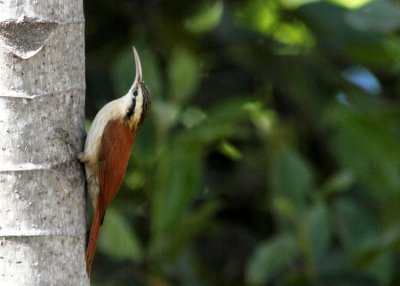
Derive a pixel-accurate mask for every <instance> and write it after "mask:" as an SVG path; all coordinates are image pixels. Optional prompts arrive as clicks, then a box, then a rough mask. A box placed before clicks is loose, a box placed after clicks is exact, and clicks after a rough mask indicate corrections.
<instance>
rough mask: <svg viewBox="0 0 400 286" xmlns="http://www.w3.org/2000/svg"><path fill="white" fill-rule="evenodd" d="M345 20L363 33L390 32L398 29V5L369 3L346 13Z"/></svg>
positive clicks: (399, 15)
mask: <svg viewBox="0 0 400 286" xmlns="http://www.w3.org/2000/svg"><path fill="white" fill-rule="evenodd" d="M346 19H347V20H348V22H349V23H350V24H351V25H352V26H353V27H355V28H357V29H360V30H364V31H382V32H390V31H394V30H396V29H398V28H400V5H399V4H396V3H394V2H392V1H385V0H380V1H371V3H369V4H368V5H365V6H363V7H361V8H360V9H357V10H353V11H351V12H348V13H347V17H346Z"/></svg>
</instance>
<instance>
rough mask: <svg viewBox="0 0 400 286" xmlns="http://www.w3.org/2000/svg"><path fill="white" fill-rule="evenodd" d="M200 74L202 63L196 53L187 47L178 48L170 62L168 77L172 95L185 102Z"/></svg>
mask: <svg viewBox="0 0 400 286" xmlns="http://www.w3.org/2000/svg"><path fill="white" fill-rule="evenodd" d="M199 76H200V65H199V63H198V61H197V59H196V57H195V55H194V54H192V53H191V52H189V51H188V50H186V49H183V48H179V49H176V50H175V51H174V52H173V54H172V56H171V61H170V64H169V70H168V79H169V86H170V94H171V97H172V98H174V99H175V100H176V101H178V102H185V101H186V100H188V99H189V98H190V97H191V96H192V93H193V91H194V90H195V88H196V87H197V84H198V82H199Z"/></svg>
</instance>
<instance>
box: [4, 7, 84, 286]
mask: <svg viewBox="0 0 400 286" xmlns="http://www.w3.org/2000/svg"><path fill="white" fill-rule="evenodd" d="M82 6H83V5H82V0H0V285H4V286H13V285H24V286H26V285H89V282H88V279H87V275H86V271H85V262H84V249H85V236H86V221H85V196H84V177H83V170H82V167H81V165H80V164H79V163H78V161H77V160H76V159H75V158H76V157H75V156H76V154H75V150H74V148H73V147H72V145H70V144H68V141H71V142H72V143H73V144H74V145H75V148H77V149H81V147H82V145H83V120H84V92H85V79H84V69H85V67H84V17H83V7H82ZM71 142H70V143H71Z"/></svg>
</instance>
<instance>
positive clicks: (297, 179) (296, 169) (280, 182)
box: [271, 150, 312, 213]
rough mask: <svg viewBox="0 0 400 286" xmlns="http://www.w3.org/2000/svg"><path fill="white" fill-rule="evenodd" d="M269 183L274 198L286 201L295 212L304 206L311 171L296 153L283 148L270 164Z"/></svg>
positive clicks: (310, 182)
mask: <svg viewBox="0 0 400 286" xmlns="http://www.w3.org/2000/svg"><path fill="white" fill-rule="evenodd" d="M271 185H272V189H273V192H274V196H275V198H277V199H278V200H279V201H282V200H283V201H286V204H288V206H291V207H292V208H293V209H294V210H295V213H297V212H299V211H302V210H303V209H304V207H305V195H306V192H307V191H309V190H310V188H311V187H312V173H311V171H310V169H309V168H308V166H307V164H306V163H305V162H304V161H303V160H302V159H301V158H300V156H299V155H297V153H295V152H294V151H292V150H284V151H283V152H282V153H281V154H280V155H279V157H278V159H277V160H276V162H275V163H274V165H273V166H272V171H271ZM286 204H285V205H286Z"/></svg>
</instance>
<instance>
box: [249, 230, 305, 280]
mask: <svg viewBox="0 0 400 286" xmlns="http://www.w3.org/2000/svg"><path fill="white" fill-rule="evenodd" d="M298 253H299V250H298V246H297V243H296V240H295V239H294V238H293V237H290V236H287V235H281V236H278V237H275V238H273V239H271V240H268V241H265V242H262V243H261V244H260V245H259V246H258V247H257V248H256V250H255V252H254V254H253V256H252V257H251V258H250V261H249V263H248V265H247V269H246V280H247V282H248V283H250V284H255V285H261V284H264V283H265V282H267V281H269V280H270V279H272V278H273V276H274V275H276V274H277V273H279V272H280V271H283V269H284V268H285V267H287V266H289V264H290V262H292V261H293V260H294V259H295V258H296V256H297V255H298Z"/></svg>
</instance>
